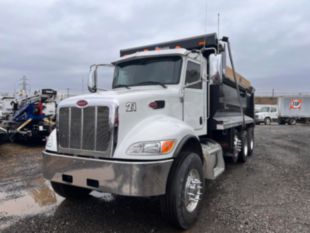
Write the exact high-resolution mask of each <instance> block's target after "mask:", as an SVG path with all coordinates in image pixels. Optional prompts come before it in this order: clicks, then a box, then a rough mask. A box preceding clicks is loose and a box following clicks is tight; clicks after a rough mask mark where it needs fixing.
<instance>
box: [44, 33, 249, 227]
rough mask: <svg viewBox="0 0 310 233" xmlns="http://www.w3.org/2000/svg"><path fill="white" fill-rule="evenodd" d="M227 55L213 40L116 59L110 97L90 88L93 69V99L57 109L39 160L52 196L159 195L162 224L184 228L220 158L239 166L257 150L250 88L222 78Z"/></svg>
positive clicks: (222, 43) (225, 46) (125, 53)
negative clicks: (97, 193) (165, 221)
mask: <svg viewBox="0 0 310 233" xmlns="http://www.w3.org/2000/svg"><path fill="white" fill-rule="evenodd" d="M227 50H229V42H228V38H224V39H223V40H219V39H217V36H216V34H209V35H203V36H198V37H192V38H188V39H182V40H176V41H170V42H165V43H160V44H156V45H149V46H143V47H139V48H133V49H126V50H121V58H120V59H119V60H117V61H115V62H113V63H112V65H113V66H114V67H115V68H114V79H113V87H112V90H110V91H104V90H100V89H99V88H98V87H97V68H98V67H101V66H106V65H93V66H91V69H90V78H89V90H90V91H91V92H92V94H88V95H82V96H76V97H72V98H69V99H66V100H64V101H62V102H61V103H59V105H58V110H57V127H56V129H55V130H54V131H53V132H52V133H51V135H50V137H49V138H48V141H47V144H46V149H45V151H44V152H43V170H44V176H45V178H46V179H48V180H50V181H51V184H52V187H53V188H54V190H55V191H56V192H57V193H58V194H60V195H62V196H64V197H67V198H74V197H83V196H86V195H88V194H89V193H90V191H91V190H98V191H103V192H110V193H113V194H115V195H125V196H143V197H149V196H159V197H160V198H161V204H162V207H163V208H162V209H163V214H164V215H165V216H166V217H167V219H168V220H169V221H170V222H172V223H173V224H174V225H176V226H177V227H181V228H183V229H187V228H189V227H190V226H191V225H192V224H193V223H194V222H195V220H196V219H197V217H198V213H199V209H200V207H201V199H202V197H203V193H204V189H205V185H204V184H205V179H215V178H217V177H218V176H219V175H220V174H221V173H223V172H224V170H225V163H224V155H225V156H229V157H230V158H231V159H232V161H234V162H237V161H241V162H245V161H246V160H247V157H248V155H250V154H251V153H252V151H253V148H254V125H255V122H254V88H253V87H252V86H251V85H249V82H248V81H246V80H245V79H244V78H242V77H241V76H240V75H239V74H236V73H235V72H234V70H232V71H233V76H234V77H233V78H232V77H231V76H229V74H228V73H227V72H226V69H228V68H227V67H226V52H227ZM230 55H231V54H230ZM232 65H233V64H232ZM109 66H110V65H109ZM230 71H231V70H230Z"/></svg>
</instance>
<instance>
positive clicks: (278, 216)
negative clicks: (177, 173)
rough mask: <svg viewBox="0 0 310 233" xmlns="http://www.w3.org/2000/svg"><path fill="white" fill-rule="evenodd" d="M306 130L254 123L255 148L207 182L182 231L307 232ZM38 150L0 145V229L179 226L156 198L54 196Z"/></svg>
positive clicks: (309, 159)
mask: <svg viewBox="0 0 310 233" xmlns="http://www.w3.org/2000/svg"><path fill="white" fill-rule="evenodd" d="M309 138H310V127H309V126H302V125H297V126H278V125H271V126H258V127H256V148H255V152H254V154H253V156H252V157H251V158H250V159H249V160H248V162H247V163H246V164H237V165H233V164H228V165H227V171H226V172H225V173H224V174H223V175H222V176H221V177H220V178H219V179H217V180H216V181H208V182H207V193H206V195H205V197H204V200H203V208H202V212H201V216H200V218H199V221H198V222H197V224H195V225H194V226H193V227H192V229H190V230H189V231H188V232H264V233H265V232H281V233H282V232H298V233H300V232H310V169H309V168H310V153H309V150H310V145H309V144H310V140H309ZM41 150H42V147H39V146H37V147H29V146H21V145H15V144H5V145H1V146H0V231H2V232H4V233H5V232H25V233H26V232H75V233H76V232H179V231H178V230H176V229H174V228H172V227H171V226H170V225H169V224H167V223H166V222H165V220H164V219H162V218H161V216H160V210H159V202H158V200H157V199H141V198H134V199H133V198H116V199H115V198H114V197H113V196H111V195H109V194H102V193H98V192H94V193H92V196H91V197H90V198H89V199H87V200H83V201H69V200H64V199H62V198H60V197H59V196H57V195H55V194H54V192H53V191H52V190H51V188H50V186H49V183H48V182H46V181H45V180H44V179H43V178H42V175H41V155H40V152H41Z"/></svg>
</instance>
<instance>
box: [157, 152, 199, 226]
mask: <svg viewBox="0 0 310 233" xmlns="http://www.w3.org/2000/svg"><path fill="white" fill-rule="evenodd" d="M179 156H180V157H179V160H177V161H176V164H175V165H174V166H175V167H174V168H173V169H172V171H171V174H170V176H169V180H168V184H167V191H166V195H165V196H163V197H162V199H161V208H162V213H163V216H164V217H165V218H167V219H168V220H169V221H170V222H171V223H172V224H173V225H175V226H176V227H179V228H181V229H188V228H190V227H191V226H192V225H193V224H194V223H195V222H196V220H197V218H198V215H199V212H200V209H201V198H202V195H203V192H204V178H203V171H202V161H201V159H200V157H199V156H198V155H197V154H196V153H193V152H182V153H181V154H180V155H179Z"/></svg>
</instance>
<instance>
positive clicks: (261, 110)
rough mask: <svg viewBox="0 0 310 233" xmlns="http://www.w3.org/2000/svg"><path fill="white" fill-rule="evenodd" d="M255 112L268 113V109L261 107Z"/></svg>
mask: <svg viewBox="0 0 310 233" xmlns="http://www.w3.org/2000/svg"><path fill="white" fill-rule="evenodd" d="M256 112H269V107H261V108H259V109H258V110H256Z"/></svg>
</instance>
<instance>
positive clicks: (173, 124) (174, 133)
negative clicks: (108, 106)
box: [113, 115, 196, 160]
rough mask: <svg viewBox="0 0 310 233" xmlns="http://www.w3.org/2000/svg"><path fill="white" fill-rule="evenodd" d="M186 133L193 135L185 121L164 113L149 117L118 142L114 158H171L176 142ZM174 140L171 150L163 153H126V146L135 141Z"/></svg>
mask: <svg viewBox="0 0 310 233" xmlns="http://www.w3.org/2000/svg"><path fill="white" fill-rule="evenodd" d="M188 135H192V136H194V137H196V136H195V132H194V131H193V129H192V128H191V127H190V126H188V125H187V124H186V123H185V122H183V121H181V120H179V119H176V118H173V117H168V116H164V115H157V116H152V117H149V118H147V119H145V120H143V121H141V122H140V123H139V124H137V125H136V126H135V127H133V128H132V130H130V131H129V132H128V133H127V135H126V136H125V137H124V138H123V140H122V141H120V142H118V145H117V147H116V150H115V152H114V156H113V157H114V158H121V159H128V160H131V159H135V160H136V159H137V160H158V159H168V158H172V157H173V155H174V151H175V150H176V148H178V144H179V143H180V142H181V141H182V139H183V138H184V137H186V136H188ZM169 139H173V140H176V144H175V146H174V148H173V150H172V151H171V152H170V153H169V154H165V155H128V154H127V153H126V151H127V150H128V148H129V147H130V146H131V145H132V144H134V143H137V142H144V141H157V140H169Z"/></svg>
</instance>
